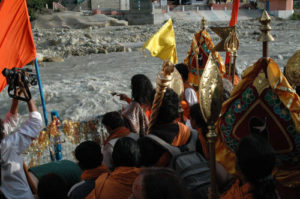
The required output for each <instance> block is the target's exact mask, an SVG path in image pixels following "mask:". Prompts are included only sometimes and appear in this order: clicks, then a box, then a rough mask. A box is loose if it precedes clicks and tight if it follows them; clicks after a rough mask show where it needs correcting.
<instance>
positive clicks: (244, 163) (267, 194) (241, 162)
mask: <svg viewBox="0 0 300 199" xmlns="http://www.w3.org/2000/svg"><path fill="white" fill-rule="evenodd" d="M236 156H237V166H238V169H239V170H240V171H241V172H242V174H243V175H244V176H245V178H246V180H247V181H248V182H249V183H250V184H251V185H252V186H253V190H252V191H253V194H254V198H255V199H262V198H270V199H272V198H275V195H276V194H275V185H274V181H273V177H272V170H273V168H274V166H275V160H276V156H275V151H274V149H273V148H272V146H271V145H270V144H269V143H268V142H267V140H266V139H264V138H263V137H261V136H259V135H251V136H248V137H245V138H243V139H242V140H241V141H240V143H239V147H238V149H237V151H236Z"/></svg>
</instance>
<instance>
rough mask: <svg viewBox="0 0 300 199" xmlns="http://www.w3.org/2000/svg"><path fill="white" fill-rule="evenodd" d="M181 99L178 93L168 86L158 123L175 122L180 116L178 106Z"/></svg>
mask: <svg viewBox="0 0 300 199" xmlns="http://www.w3.org/2000/svg"><path fill="white" fill-rule="evenodd" d="M178 103H179V99H178V95H177V93H175V92H174V91H173V90H172V89H171V88H167V90H166V92H165V93H164V98H163V101H162V104H161V107H160V109H159V113H158V116H157V122H156V124H166V123H170V122H173V121H174V120H175V119H176V118H178V116H179V113H178V110H179V109H178V107H179V104H178Z"/></svg>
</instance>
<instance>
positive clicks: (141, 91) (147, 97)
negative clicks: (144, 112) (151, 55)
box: [131, 74, 153, 105]
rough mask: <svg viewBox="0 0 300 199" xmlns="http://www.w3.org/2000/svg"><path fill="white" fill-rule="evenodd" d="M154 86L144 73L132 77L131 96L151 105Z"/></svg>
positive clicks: (139, 101) (141, 102)
mask: <svg viewBox="0 0 300 199" xmlns="http://www.w3.org/2000/svg"><path fill="white" fill-rule="evenodd" d="M152 90H153V86H152V83H151V81H150V80H149V78H148V77H146V76H145V75H143V74H137V75H134V76H133V77H132V78H131V97H132V98H133V100H135V101H137V102H138V103H140V104H145V105H150V104H151V102H152V101H151V95H152Z"/></svg>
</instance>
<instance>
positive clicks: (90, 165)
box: [75, 141, 103, 170]
mask: <svg viewBox="0 0 300 199" xmlns="http://www.w3.org/2000/svg"><path fill="white" fill-rule="evenodd" d="M75 157H76V159H77V160H78V161H79V163H78V165H79V167H80V168H81V169H82V170H87V169H94V168H96V167H98V166H100V165H101V163H102V160H103V155H102V153H101V147H100V145H99V144H98V143H97V142H94V141H84V142H82V143H80V144H79V145H78V146H77V147H76V149H75Z"/></svg>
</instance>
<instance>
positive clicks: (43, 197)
mask: <svg viewBox="0 0 300 199" xmlns="http://www.w3.org/2000/svg"><path fill="white" fill-rule="evenodd" d="M37 192H38V196H39V199H53V198H59V199H67V193H68V189H67V185H66V183H65V181H64V180H63V179H62V178H61V177H60V176H59V175H57V174H54V173H49V174H47V175H44V176H43V177H41V179H40V180H39V184H38V191H37Z"/></svg>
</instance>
